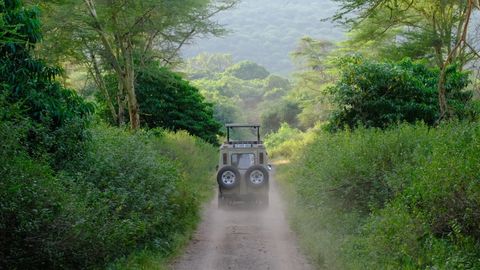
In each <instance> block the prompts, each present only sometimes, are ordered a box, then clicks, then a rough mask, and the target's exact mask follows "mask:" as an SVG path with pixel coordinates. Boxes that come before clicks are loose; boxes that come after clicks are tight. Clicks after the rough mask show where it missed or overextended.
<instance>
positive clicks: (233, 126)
mask: <svg viewBox="0 0 480 270" xmlns="http://www.w3.org/2000/svg"><path fill="white" fill-rule="evenodd" d="M225 127H226V128H227V143H228V144H233V143H235V142H236V143H255V144H262V141H261V140H260V125H258V124H226V125H225ZM233 128H254V129H256V130H257V140H256V141H231V140H230V129H233Z"/></svg>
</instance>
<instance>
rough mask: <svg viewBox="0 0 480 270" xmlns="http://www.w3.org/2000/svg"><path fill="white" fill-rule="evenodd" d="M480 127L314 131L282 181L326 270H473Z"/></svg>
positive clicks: (478, 243) (297, 221)
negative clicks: (292, 193)
mask: <svg viewBox="0 0 480 270" xmlns="http://www.w3.org/2000/svg"><path fill="white" fill-rule="evenodd" d="M478 138H480V124H479V123H473V124H472V123H451V124H448V125H443V126H440V127H438V128H429V127H427V126H426V125H424V124H417V125H416V126H411V125H401V126H399V127H397V128H391V129H388V130H386V131H381V130H378V129H363V128H360V129H357V130H356V131H353V132H352V131H343V132H338V133H336V134H329V133H326V132H317V134H316V135H315V138H314V139H313V140H312V141H311V142H310V143H307V144H306V145H305V146H304V147H302V148H301V149H302V150H301V152H300V153H298V154H297V155H296V156H295V160H294V161H293V162H292V164H290V165H288V166H287V168H283V169H282V168H281V169H280V173H279V174H280V178H281V179H283V181H287V183H288V185H291V186H292V187H293V188H294V189H295V192H294V199H295V204H294V206H293V207H294V211H293V214H292V215H293V217H292V218H293V224H294V228H295V229H296V230H297V231H298V232H299V233H300V238H301V240H302V243H303V246H304V247H305V248H306V249H307V251H308V253H309V255H310V256H311V258H312V260H313V261H314V262H315V263H316V264H317V266H318V267H323V268H325V269H478V268H479V267H480V261H478V258H479V255H480V254H479V252H478V250H480V249H479V247H480V237H479V233H480V229H479V228H480V227H479V223H478V216H480V210H479V209H480V199H479V198H480V183H479V182H478V170H479V169H480V165H479V164H480V162H479V161H480V155H479V153H480V152H479V150H480V149H479V147H480V144H479V142H478Z"/></svg>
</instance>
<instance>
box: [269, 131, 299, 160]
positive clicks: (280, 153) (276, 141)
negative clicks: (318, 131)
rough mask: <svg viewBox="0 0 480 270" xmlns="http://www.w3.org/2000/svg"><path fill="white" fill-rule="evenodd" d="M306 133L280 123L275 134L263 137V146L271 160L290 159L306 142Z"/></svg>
mask: <svg viewBox="0 0 480 270" xmlns="http://www.w3.org/2000/svg"><path fill="white" fill-rule="evenodd" d="M306 135H307V133H303V132H302V131H300V130H298V129H296V128H292V127H291V126H290V125H289V124H288V123H282V125H281V126H280V128H279V129H278V131H277V132H275V133H270V134H267V135H266V136H265V145H266V146H267V149H268V153H269V155H270V157H272V158H281V157H283V158H290V157H292V156H294V155H295V153H296V152H297V150H298V149H299V148H300V145H303V144H304V143H305V141H306V137H305V136H306Z"/></svg>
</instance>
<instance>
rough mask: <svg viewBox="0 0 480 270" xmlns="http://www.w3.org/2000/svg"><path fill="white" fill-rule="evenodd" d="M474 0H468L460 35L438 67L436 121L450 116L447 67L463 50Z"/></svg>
mask: <svg viewBox="0 0 480 270" xmlns="http://www.w3.org/2000/svg"><path fill="white" fill-rule="evenodd" d="M474 4H475V3H474V0H468V5H467V9H466V12H465V15H464V16H465V18H464V19H463V23H462V25H461V30H462V31H461V35H460V36H459V37H457V42H456V44H455V47H454V48H453V49H452V50H451V51H450V53H449V54H448V56H447V59H446V60H445V61H444V62H443V64H442V65H441V69H440V75H439V78H438V87H437V90H438V104H439V109H440V117H439V119H438V120H437V122H440V121H442V120H444V119H445V118H446V117H450V116H451V115H450V112H449V109H448V103H447V91H446V86H445V84H446V81H447V68H448V66H449V65H450V64H452V63H454V62H455V61H457V59H458V55H459V52H461V51H462V50H464V48H465V46H466V44H467V35H468V26H469V23H470V19H471V15H472V11H473V9H474V7H475V6H474Z"/></svg>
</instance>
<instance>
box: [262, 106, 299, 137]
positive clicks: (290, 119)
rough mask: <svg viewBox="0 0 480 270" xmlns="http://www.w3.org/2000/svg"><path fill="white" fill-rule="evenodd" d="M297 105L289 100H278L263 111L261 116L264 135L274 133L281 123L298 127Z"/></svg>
mask: <svg viewBox="0 0 480 270" xmlns="http://www.w3.org/2000/svg"><path fill="white" fill-rule="evenodd" d="M300 112H301V111H300V108H299V107H298V104H296V103H294V102H292V101H289V100H280V101H279V102H277V103H276V104H274V105H272V106H268V107H267V108H265V109H264V111H263V112H262V115H261V123H262V128H263V131H264V132H265V133H270V132H275V131H277V130H278V129H279V128H280V125H281V124H282V123H288V124H289V125H291V126H298V119H297V116H298V114H299V113H300Z"/></svg>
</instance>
